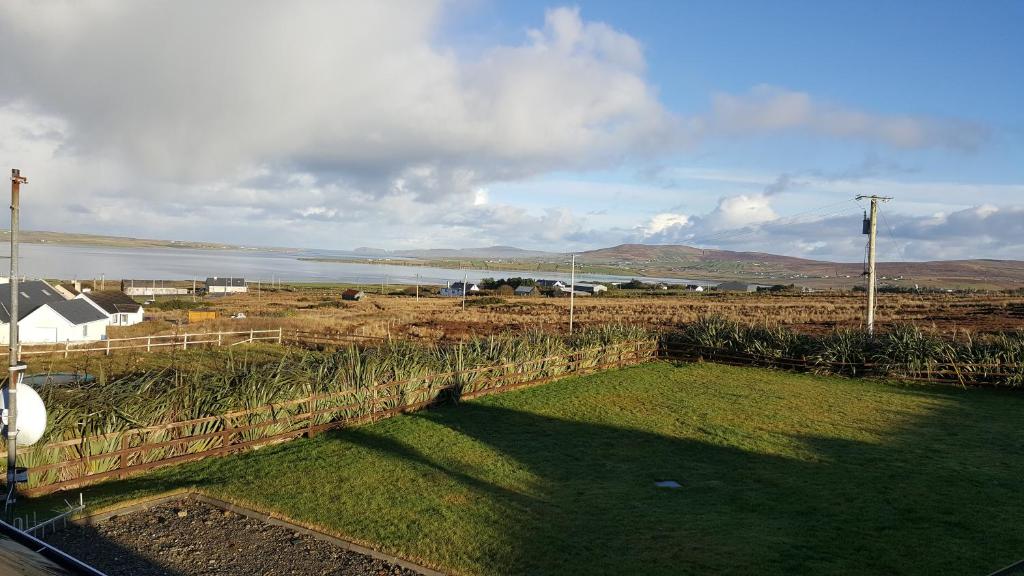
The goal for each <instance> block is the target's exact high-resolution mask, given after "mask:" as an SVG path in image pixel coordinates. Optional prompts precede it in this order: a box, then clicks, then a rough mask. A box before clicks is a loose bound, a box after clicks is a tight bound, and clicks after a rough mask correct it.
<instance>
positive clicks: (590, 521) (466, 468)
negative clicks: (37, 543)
mask: <svg viewBox="0 0 1024 576" xmlns="http://www.w3.org/2000/svg"><path fill="white" fill-rule="evenodd" d="M668 479H671V480H676V481H678V482H679V483H680V484H682V489H678V490H668V489H663V488H656V487H655V486H654V482H655V481H658V480H668ZM1022 480H1024V397H1022V396H1021V395H1020V394H1019V393H1011V392H998V391H990V390H962V389H955V388H937V387H901V386H897V385H891V384H885V383H878V382H868V381H858V380H844V379H839V378H826V377H816V376H809V375H794V374H790V373H784V372H773V371H768V370H760V369H748V368H734V367H725V366H719V365H713V364H693V365H685V366H673V365H670V364H667V363H653V364H648V365H644V366H640V367H635V368H629V369H625V370H619V371H612V372H606V373H603V374H599V375H595V376H588V377H578V378H570V379H566V380H563V381H560V382H556V383H553V384H549V385H545V386H541V387H537V388H533V389H529V390H524V391H519V392H510V393H505V394H502V395H496V396H491V397H487V398H484V399H481V400H476V401H472V402H466V403H463V404H461V405H458V406H448V407H444V408H440V409H436V410H432V411H428V412H420V413H417V414H413V415H406V416H401V417H397V418H393V419H391V420H386V421H383V422H379V423H377V424H373V425H368V426H363V427H360V428H354V429H349V430H343V431H339V432H335V433H330V434H325V435H322V436H320V437H318V438H316V439H314V440H298V441H294V442H291V443H288V444H284V445H279V446H276V447H273V448H266V449H262V450H259V451H257V452H253V453H249V454H245V455H240V456H233V457H228V458H222V459H216V460H209V461H205V462H200V463H196V464H192V465H187V466H182V467H177V468H173V469H165V470H163V471H158V472H156V473H152V474H150V475H148V476H141V477H137V478H135V479H131V480H127V481H121V482H113V483H109V484H105V485H101V486H97V487H94V488H91V489H88V490H87V491H86V499H87V501H88V502H90V503H92V504H94V505H104V504H109V503H111V502H113V501H115V500H118V499H130V498H135V497H140V496H143V495H146V494H155V493H158V492H161V491H165V490H168V489H173V488H182V487H188V486H192V485H195V486H198V487H200V488H201V489H203V490H204V491H207V492H208V493H210V494H212V495H214V496H218V497H221V498H224V499H227V500H232V501H236V502H239V503H241V504H245V505H249V506H252V507H254V508H259V509H263V510H266V511H271V510H272V511H277V512H279V513H281V514H283V515H286V516H290V517H292V518H294V519H297V520H299V521H302V522H306V523H311V524H315V525H319V526H321V527H323V528H325V529H327V530H329V531H331V532H334V533H337V534H340V535H344V536H347V537H349V538H351V539H353V540H357V541H360V542H364V543H369V544H370V545H372V546H373V547H376V548H379V549H382V550H385V551H388V552H392V553H397V554H399V555H402V556H405V557H408V558H410V559H414V560H418V561H420V562H422V563H424V564H427V565H431V566H434V567H437V568H441V569H443V570H446V571H451V572H453V573H459V574H513V573H514V574H574V573H581V574H582V573H586V574H627V573H629V574H632V573H639V574H666V575H667V574H690V573H693V574H706V573H744V574H746V573H758V574H793V573H805V574H837V573H843V574H854V573H856V574H893V573H901V574H909V573H914V574H987V573H989V572H991V571H993V570H995V569H997V568H1000V567H1002V566H1004V565H1007V564H1009V563H1011V562H1013V561H1015V560H1018V559H1020V558H1022V557H1024V531H1022V530H1021V526H1024V509H1022V508H1021V506H1020V494H1021V492H1020V491H1021V482H1022ZM55 502H59V499H58V498H54V497H51V498H49V499H46V500H42V501H36V502H35V503H34V504H35V505H37V506H41V505H51V504H53V503H55Z"/></svg>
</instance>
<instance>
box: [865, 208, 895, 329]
mask: <svg viewBox="0 0 1024 576" xmlns="http://www.w3.org/2000/svg"><path fill="white" fill-rule="evenodd" d="M865 198H866V199H869V200H871V216H870V217H866V218H865V219H864V229H863V233H864V234H867V235H868V314H867V316H868V318H867V324H868V336H874V335H875V286H876V280H875V278H876V275H875V236H876V233H877V232H878V202H879V201H882V202H887V201H889V200H892V198H890V197H888V196H874V195H871V196H863V195H862V196H857V200H864V199H865Z"/></svg>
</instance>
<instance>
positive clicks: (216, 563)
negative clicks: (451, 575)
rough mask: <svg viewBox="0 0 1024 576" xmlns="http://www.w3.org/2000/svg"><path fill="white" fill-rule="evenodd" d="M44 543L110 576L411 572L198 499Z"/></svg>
mask: <svg viewBox="0 0 1024 576" xmlns="http://www.w3.org/2000/svg"><path fill="white" fill-rule="evenodd" d="M46 540H47V541H48V542H49V543H50V544H52V545H54V546H56V547H57V548H59V549H61V550H64V551H65V552H67V553H69V554H72V555H73V556H75V557H77V558H79V559H81V560H82V561H84V562H86V563H88V564H91V565H92V566H95V567H96V568H98V569H100V570H102V571H103V572H106V573H107V574H108V575H109V576H183V575H186V574H188V575H192V574H210V575H217V576H236V575H237V576H243V575H244V576H269V575H277V574H320V575H326V574H330V575H332V576H333V575H338V576H341V575H346V576H347V575H356V574H358V575H373V576H384V575H387V576H414V575H416V574H417V573H416V572H413V571H411V570H409V569H406V568H402V567H400V566H397V565H395V564H391V563H389V562H385V561H383V560H378V559H376V558H373V557H371V556H365V555H363V554H359V553H357V552H352V551H350V550H346V549H345V548H341V547H339V546H336V545H334V544H331V543H330V542H325V541H323V540H320V539H317V538H314V537H313V536H310V535H307V534H302V533H300V532H296V531H294V530H290V529H288V528H285V527H282V526H274V525H272V524H268V523H266V522H262V521H259V520H255V519H251V518H248V517H245V516H242V515H239V514H235V513H233V512H230V511H227V510H222V509H220V508H217V507H214V506H211V505H209V504H206V503H204V502H199V501H196V500H192V499H190V498H188V499H182V500H178V501H174V502H169V503H165V504H161V505H159V506H154V507H153V508H149V509H147V510H140V511H137V512H131V513H128V514H124V515H120V516H114V517H111V518H110V519H109V520H105V521H103V522H99V523H97V524H95V525H93V526H77V525H74V526H73V525H70V524H69V525H68V527H67V528H66V529H64V530H60V531H58V532H57V533H56V534H53V535H47V537H46Z"/></svg>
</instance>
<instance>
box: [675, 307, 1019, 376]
mask: <svg viewBox="0 0 1024 576" xmlns="http://www.w3.org/2000/svg"><path fill="white" fill-rule="evenodd" d="M663 345H664V346H665V347H666V348H667V349H668V351H669V352H670V353H675V354H680V353H682V354H684V355H685V354H689V355H695V356H701V357H703V356H707V357H709V358H718V359H722V360H729V361H739V362H750V363H759V362H775V363H776V364H777V365H780V366H786V367H798V368H799V367H805V368H807V369H809V370H812V371H815V372H819V373H833V374H845V375H850V376H858V375H867V374H871V375H878V376H889V377H897V378H910V379H936V380H943V381H955V382H961V383H965V384H966V383H976V384H993V385H1000V386H1011V387H1018V386H1024V332H1022V331H1019V330H1018V331H1015V332H1003V333H998V334H994V335H985V336H975V335H972V334H970V333H969V332H958V333H956V334H954V335H953V337H951V338H950V337H944V336H942V335H939V334H936V333H934V332H929V331H926V330H922V329H921V328H920V327H918V326H914V325H911V324H899V325H895V326H893V327H892V328H890V329H888V330H886V331H884V332H882V333H880V334H878V335H876V336H875V337H874V338H871V337H869V336H868V334H867V333H866V332H864V331H862V330H850V329H839V330H835V331H833V332H831V333H829V334H825V335H817V336H815V335H805V334H797V333H796V332H794V331H793V330H791V329H790V328H788V327H785V326H779V325H771V324H761V325H755V324H743V323H740V322H736V321H734V320H730V319H728V318H725V317H722V316H715V315H712V316H703V317H701V318H699V319H698V320H697V321H695V322H692V323H689V324H684V325H682V326H679V327H678V328H677V329H676V330H673V331H671V332H668V333H666V334H665V335H664V336H663Z"/></svg>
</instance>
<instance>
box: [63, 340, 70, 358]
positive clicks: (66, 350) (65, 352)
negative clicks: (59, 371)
mask: <svg viewBox="0 0 1024 576" xmlns="http://www.w3.org/2000/svg"><path fill="white" fill-rule="evenodd" d="M70 347H71V340H65V341H64V357H65V358H67V357H68V348H70Z"/></svg>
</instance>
